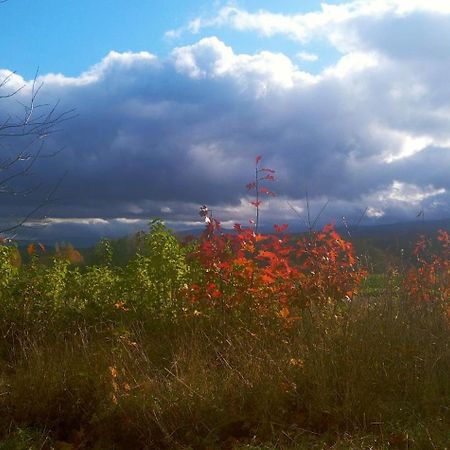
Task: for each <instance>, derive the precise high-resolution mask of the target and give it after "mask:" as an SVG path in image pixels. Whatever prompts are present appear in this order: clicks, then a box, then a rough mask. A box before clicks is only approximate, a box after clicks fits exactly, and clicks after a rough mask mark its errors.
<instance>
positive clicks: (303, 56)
mask: <svg viewBox="0 0 450 450" xmlns="http://www.w3.org/2000/svg"><path fill="white" fill-rule="evenodd" d="M297 58H298V59H299V60H300V61H308V62H315V61H318V60H319V56H318V55H316V54H315V53H309V52H299V53H297Z"/></svg>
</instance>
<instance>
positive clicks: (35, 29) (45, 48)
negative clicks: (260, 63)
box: [0, 0, 342, 77]
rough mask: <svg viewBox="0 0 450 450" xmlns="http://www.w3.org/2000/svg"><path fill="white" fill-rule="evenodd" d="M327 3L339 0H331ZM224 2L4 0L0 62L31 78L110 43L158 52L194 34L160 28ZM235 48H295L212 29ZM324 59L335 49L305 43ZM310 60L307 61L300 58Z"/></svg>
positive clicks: (291, 7)
mask: <svg viewBox="0 0 450 450" xmlns="http://www.w3.org/2000/svg"><path fill="white" fill-rule="evenodd" d="M333 3H335V4H338V3H342V1H341V2H339V1H334V2H333ZM224 4H226V3H225V2H219V1H217V2H214V1H211V0H209V1H205V0H190V1H185V0H170V1H163V0H94V1H93V0H77V1H61V0H45V1H36V0H9V1H8V2H7V3H5V4H3V5H2V6H1V9H0V29H1V30H3V32H2V39H1V40H0V61H1V62H2V67H5V68H9V69H11V70H15V71H17V72H19V73H21V74H23V75H24V76H25V77H32V76H34V73H35V72H36V69H37V68H39V70H40V71H41V72H42V73H48V72H56V73H58V72H61V73H64V74H65V75H68V76H76V75H79V74H80V73H81V72H83V71H84V70H87V69H88V68H89V67H90V66H92V65H93V64H95V63H97V62H98V61H100V60H101V59H102V58H103V57H104V56H105V55H106V54H108V53H109V52H110V51H111V50H115V51H118V52H125V51H133V52H138V51H142V50H146V51H149V52H151V53H155V54H157V55H160V56H164V55H166V54H167V53H169V52H170V50H171V48H172V47H173V46H174V45H179V44H181V43H183V44H185V43H192V42H195V40H198V38H199V36H202V35H208V34H211V33H208V32H206V33H201V34H199V35H196V36H183V39H175V40H174V39H167V38H165V32H166V31H168V30H170V29H176V28H178V27H181V26H183V25H184V24H185V23H186V22H188V21H189V20H192V19H194V18H195V17H198V16H200V15H205V16H208V15H212V14H214V12H215V11H217V10H218V9H219V8H220V6H221V5H224ZM319 5H320V2H319V1H316V0H307V1H300V2H299V1H294V0H280V1H277V2H274V1H272V0H263V1H256V0H247V1H240V2H239V6H240V7H242V8H248V9H250V10H259V9H268V10H272V11H276V12H282V13H287V14H288V13H299V12H308V11H314V10H316V9H317V8H318V7H319ZM213 34H214V35H217V36H218V37H220V38H221V39H224V40H225V41H226V42H227V43H228V44H229V45H232V46H233V48H234V49H235V50H237V51H239V52H256V51H261V50H263V49H266V50H271V51H283V52H285V53H287V54H291V55H295V53H297V52H298V51H299V50H298V48H299V46H298V44H294V43H292V42H291V41H289V40H288V39H285V38H274V39H265V38H263V37H260V36H255V35H254V34H253V33H244V34H239V35H237V34H236V33H233V32H230V31H229V30H227V29H222V30H216V32H214V33H213ZM305 48H307V49H308V50H311V48H312V49H313V50H314V51H315V52H317V51H319V52H320V53H321V54H322V57H323V58H326V59H327V61H329V60H331V59H332V58H335V56H336V55H335V51H333V49H332V48H331V47H330V46H328V45H324V43H320V42H317V43H315V44H314V45H313V46H309V45H308V46H306V47H305ZM305 64H307V65H309V66H312V65H311V63H310V64H308V63H305Z"/></svg>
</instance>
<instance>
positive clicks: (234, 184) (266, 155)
mask: <svg viewBox="0 0 450 450" xmlns="http://www.w3.org/2000/svg"><path fill="white" fill-rule="evenodd" d="M0 29H1V30H2V38H1V39H0V80H1V79H3V78H5V77H7V76H8V74H9V73H10V71H14V74H13V76H11V77H10V78H9V79H8V83H6V84H5V85H4V86H2V87H1V88H0V120H1V122H0V123H3V122H4V120H5V119H6V118H7V117H13V118H14V117H18V115H20V111H22V112H23V109H21V108H23V106H22V105H24V104H25V105H26V104H27V102H29V99H30V96H31V95H32V84H33V78H34V76H35V74H36V72H37V71H38V72H37V73H38V83H39V84H40V83H42V88H41V90H40V91H39V95H38V101H39V104H40V105H42V106H41V107H42V110H44V109H45V108H51V107H52V105H55V104H56V103H57V104H58V110H59V111H67V110H72V109H74V110H75V113H74V114H72V115H73V117H72V118H71V119H70V120H68V121H66V122H64V123H63V124H60V125H58V130H57V132H56V133H54V134H51V135H50V136H49V137H48V138H47V139H46V142H45V151H46V152H47V154H49V155H50V154H52V153H53V152H54V151H56V150H59V149H62V151H61V152H59V153H58V154H57V155H56V156H54V157H51V158H50V157H49V158H42V160H41V159H40V160H39V161H38V162H37V163H36V165H35V167H34V168H33V175H32V177H33V179H36V180H38V181H39V184H42V185H43V191H42V192H45V189H46V186H47V187H50V188H51V186H53V185H55V183H58V180H60V179H61V177H62V174H65V175H64V179H63V181H62V182H61V184H60V186H59V188H58V191H57V195H56V196H55V200H54V201H52V203H51V204H50V205H47V206H46V208H45V212H43V211H39V214H37V215H36V216H35V217H34V218H33V220H31V221H29V223H28V224H27V225H28V226H33V227H35V226H37V225H39V227H40V228H41V229H42V228H45V229H46V230H47V231H48V232H55V230H61V229H62V228H64V227H65V228H66V229H70V230H74V232H79V231H80V230H83V229H86V228H91V229H92V228H95V229H97V230H98V231H99V232H100V233H108V234H119V233H120V234H125V233H128V232H131V231H133V230H135V229H137V228H142V227H143V226H145V223H146V222H147V221H148V220H149V219H150V218H152V217H161V218H163V219H164V220H165V221H167V223H169V225H171V226H174V227H191V226H198V225H199V216H198V208H199V206H200V205H202V204H207V205H208V206H209V207H210V208H211V209H213V210H214V212H215V215H216V216H217V217H219V218H220V219H221V220H222V221H223V223H225V224H228V225H231V224H232V223H234V222H240V223H247V221H248V220H249V219H251V218H252V217H253V216H254V211H253V210H252V207H251V205H249V200H251V193H248V192H247V191H246V189H245V185H246V184H247V183H248V181H251V178H252V175H253V172H254V161H255V156H256V155H262V156H263V163H264V165H266V166H268V167H271V168H273V169H274V170H276V172H277V173H276V175H277V179H276V181H275V182H274V183H273V185H272V186H270V187H271V189H272V190H274V191H275V192H276V193H277V196H276V197H273V198H270V199H267V201H265V202H264V204H263V207H262V211H261V217H262V220H263V221H264V223H266V224H271V223H284V222H287V223H291V224H293V225H295V224H298V223H299V222H300V223H302V222H303V221H304V219H305V217H306V215H307V211H306V201H305V196H306V192H307V193H308V198H309V201H310V214H311V215H313V216H314V215H315V214H317V213H318V211H320V210H321V208H322V206H323V205H324V204H325V203H326V202H328V206H327V208H326V210H325V211H324V213H323V215H322V217H321V220H323V221H335V222H336V223H337V224H338V225H339V224H341V223H343V221H345V222H347V223H348V222H350V223H352V222H355V221H356V220H359V218H360V217H361V214H362V213H363V212H364V211H366V212H365V214H364V218H363V220H364V223H366V224H372V223H391V222H397V221H409V220H417V219H416V217H417V215H418V213H419V212H421V211H424V212H425V215H426V217H427V218H429V219H442V218H448V217H449V216H450V194H449V192H450V176H449V175H450V85H449V83H448V80H447V78H448V73H449V69H450V2H448V1H447V0H342V1H329V2H328V3H320V2H318V1H313V0H311V1H293V0H283V1H281V0H278V1H273V0H263V1H262V0H259V1H256V0H247V1H245V0H241V1H233V2H226V1H202V0H193V1H189V2H186V1H181V0H173V1H165V2H163V1H150V0H134V1H131V0H127V1H125V0H96V1H95V2H93V1H91V0H79V1H76V2H61V1H60V0H39V1H37V0H8V1H7V2H5V3H1V4H0ZM19 87H22V89H21V90H20V91H19V92H18V93H17V94H15V95H14V96H12V97H8V98H4V96H5V94H8V93H10V92H14V90H15V89H17V88H19ZM2 95H3V97H2ZM46 105H48V106H46ZM23 145H26V142H24V140H23V139H22V140H21V138H17V137H11V136H4V135H2V134H1V133H0V146H1V147H2V148H6V149H8V150H7V151H9V152H13V151H14V149H15V148H19V147H20V146H23ZM24 163H25V162H24ZM20 183H21V181H19V184H20ZM38 195H39V194H38V193H35V192H33V195H29V196H26V197H23V198H22V197H21V196H15V197H14V198H9V197H6V196H4V197H3V198H4V201H3V202H2V204H0V209H1V213H2V217H3V218H4V220H6V219H5V218H9V219H11V220H12V219H13V218H14V217H19V216H20V215H21V214H22V215H23V214H26V211H28V210H29V209H30V208H32V207H33V205H34V204H36V202H37V201H39V200H37V198H38ZM18 197H20V198H18ZM56 197H57V198H56ZM294 210H295V211H294ZM44 214H45V218H44V217H43V215H44ZM9 219H8V220H9Z"/></svg>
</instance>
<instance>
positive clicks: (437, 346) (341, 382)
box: [0, 229, 450, 449]
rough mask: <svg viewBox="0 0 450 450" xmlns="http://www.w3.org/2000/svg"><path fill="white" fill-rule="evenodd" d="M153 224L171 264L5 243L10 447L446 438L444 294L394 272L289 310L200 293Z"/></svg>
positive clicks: (263, 445)
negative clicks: (194, 297) (16, 254)
mask: <svg viewBox="0 0 450 450" xmlns="http://www.w3.org/2000/svg"><path fill="white" fill-rule="evenodd" d="M153 233H154V234H155V233H163V234H160V235H158V239H157V240H156V241H155V240H152V233H149V241H148V244H149V246H151V245H153V244H155V242H156V243H161V242H165V244H164V245H165V247H164V248H166V250H165V251H164V252H161V251H160V252H159V253H158V258H161V255H163V256H164V257H166V259H165V260H164V261H165V262H164V263H161V259H159V263H158V264H156V262H155V260H154V259H152V258H154V254H153V256H152V254H151V253H149V254H147V255H145V254H143V255H140V256H138V257H137V259H135V260H133V261H132V262H130V264H129V265H128V266H127V267H125V268H116V267H112V266H110V265H108V263H107V261H106V262H105V264H103V265H99V266H93V267H84V268H80V267H76V266H74V265H70V264H69V262H67V261H65V260H55V262H54V263H53V264H51V265H42V264H39V257H38V256H33V258H32V261H31V262H30V263H28V264H27V265H23V266H22V267H21V268H17V265H14V264H13V263H11V258H10V256H11V255H9V256H8V252H4V254H5V255H7V256H8V258H9V259H8V258H7V257H6V256H5V257H3V260H2V271H3V272H2V273H3V278H2V280H3V284H2V290H1V302H0V332H1V335H0V410H1V412H2V414H1V416H0V439H1V444H0V449H30V448H32V449H34V448H36V449H40V448H43V449H51V448H54V449H91V448H93V449H144V448H149V449H151V448H186V449H187V448H192V449H212V448H230V449H231V448H246V449H274V448H282V449H351V448H354V449H360V448H361V449H389V448H413V449H445V448H450V376H449V374H450V327H449V321H448V315H447V310H446V303H445V302H434V303H433V302H430V303H428V304H426V305H425V306H423V305H419V306H418V304H417V303H416V302H415V301H413V299H411V296H410V295H408V290H407V287H405V284H404V283H403V282H402V275H401V274H398V273H393V274H386V275H384V276H368V277H366V279H365V281H363V283H362V286H361V287H360V289H359V292H358V293H357V294H355V295H354V296H352V298H348V297H347V298H344V299H342V298H331V299H330V298H328V301H326V302H324V301H319V300H320V299H319V298H317V299H316V300H317V301H310V302H308V303H304V304H301V305H297V307H296V308H294V307H292V311H291V314H290V315H289V317H285V315H284V314H278V313H274V314H272V313H271V312H270V311H271V310H264V311H265V312H264V313H260V312H258V311H260V309H258V308H255V307H252V306H249V303H248V302H243V303H241V304H237V305H233V306H230V305H228V304H226V305H225V307H220V305H218V306H216V307H212V306H211V305H208V304H205V303H202V302H198V303H190V302H186V301H183V300H181V298H180V297H177V294H176V292H179V291H177V289H178V287H177V285H176V280H178V282H179V283H180V286H184V285H185V283H186V282H187V281H189V277H193V276H194V275H192V273H190V272H189V270H188V269H189V264H192V263H189V264H188V263H186V261H189V259H187V260H186V259H183V258H184V257H186V255H187V254H185V253H183V252H185V249H184V247H182V246H178V244H177V243H176V240H174V238H173V236H172V235H171V234H170V233H168V232H166V231H164V230H162V229H156V230H153ZM154 237H155V236H153V238H154ZM164 239H166V240H165V241H164ZM155 245H156V244H155ZM158 245H159V244H158ZM168 261H170V264H169V262H168ZM184 263H186V264H187V265H186V266H185V265H184ZM161 264H162V265H161ZM174 267H175V268H176V270H175V271H171V270H172V269H173V268H174ZM444 287H445V286H444ZM252 289H254V287H252ZM252 292H254V291H252ZM255 295H259V294H257V293H256V294H255ZM222 306H223V305H222ZM268 311H269V312H268ZM294 311H295V315H294Z"/></svg>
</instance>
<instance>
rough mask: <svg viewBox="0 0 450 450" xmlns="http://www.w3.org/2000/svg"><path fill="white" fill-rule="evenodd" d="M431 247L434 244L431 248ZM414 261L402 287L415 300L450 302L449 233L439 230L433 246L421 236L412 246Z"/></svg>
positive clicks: (446, 303)
mask: <svg viewBox="0 0 450 450" xmlns="http://www.w3.org/2000/svg"><path fill="white" fill-rule="evenodd" d="M433 247H434V248H433ZM414 256H415V257H416V265H415V266H414V267H412V268H410V269H409V271H408V273H407V276H406V279H405V287H406V291H407V293H408V294H409V296H410V298H411V299H413V300H414V301H416V302H425V303H428V304H429V303H438V304H444V305H448V304H449V302H450V236H449V233H448V232H447V231H444V230H439V231H438V235H437V240H436V243H435V246H433V243H432V241H431V240H430V239H427V238H426V237H425V236H421V237H420V238H419V240H418V241H417V243H416V246H415V248H414Z"/></svg>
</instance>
